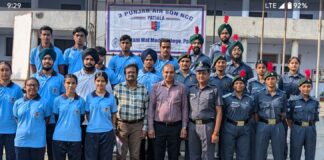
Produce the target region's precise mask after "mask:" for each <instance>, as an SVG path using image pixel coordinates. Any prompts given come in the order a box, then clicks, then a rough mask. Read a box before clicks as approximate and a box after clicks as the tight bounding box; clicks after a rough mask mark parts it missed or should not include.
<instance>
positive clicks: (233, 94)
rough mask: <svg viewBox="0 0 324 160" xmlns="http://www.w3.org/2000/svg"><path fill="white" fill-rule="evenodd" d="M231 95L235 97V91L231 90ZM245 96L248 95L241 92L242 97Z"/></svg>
mask: <svg viewBox="0 0 324 160" xmlns="http://www.w3.org/2000/svg"><path fill="white" fill-rule="evenodd" d="M231 95H232V96H233V97H237V96H236V94H235V91H233V92H232V93H231ZM245 96H249V95H248V94H247V93H246V92H245V91H244V92H243V94H242V98H243V97H245Z"/></svg>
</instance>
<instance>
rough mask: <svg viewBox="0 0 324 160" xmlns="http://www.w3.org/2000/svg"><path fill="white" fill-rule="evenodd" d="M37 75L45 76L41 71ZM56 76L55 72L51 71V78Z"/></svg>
mask: <svg viewBox="0 0 324 160" xmlns="http://www.w3.org/2000/svg"><path fill="white" fill-rule="evenodd" d="M38 74H39V75H40V76H46V75H45V74H44V73H43V72H42V71H39V72H38ZM56 75H57V73H56V72H55V71H54V69H53V71H52V74H51V76H56Z"/></svg>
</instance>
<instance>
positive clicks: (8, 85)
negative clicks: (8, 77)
mask: <svg viewBox="0 0 324 160" xmlns="http://www.w3.org/2000/svg"><path fill="white" fill-rule="evenodd" d="M13 85H14V83H13V82H12V81H10V82H9V83H8V84H7V85H6V86H3V85H1V84H0V86H1V87H9V88H10V87H12V86H13Z"/></svg>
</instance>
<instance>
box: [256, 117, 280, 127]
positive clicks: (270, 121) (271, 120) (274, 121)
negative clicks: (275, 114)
mask: <svg viewBox="0 0 324 160" xmlns="http://www.w3.org/2000/svg"><path fill="white" fill-rule="evenodd" d="M260 122H264V123H266V124H268V125H275V124H278V123H280V122H281V120H280V119H263V118H260Z"/></svg>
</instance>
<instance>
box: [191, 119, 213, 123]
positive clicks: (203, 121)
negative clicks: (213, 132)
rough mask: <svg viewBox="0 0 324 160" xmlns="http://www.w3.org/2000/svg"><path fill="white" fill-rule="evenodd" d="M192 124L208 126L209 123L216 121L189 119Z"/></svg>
mask: <svg viewBox="0 0 324 160" xmlns="http://www.w3.org/2000/svg"><path fill="white" fill-rule="evenodd" d="M189 120H190V122H192V123H195V124H206V123H209V122H215V119H195V120H193V119H189Z"/></svg>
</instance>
